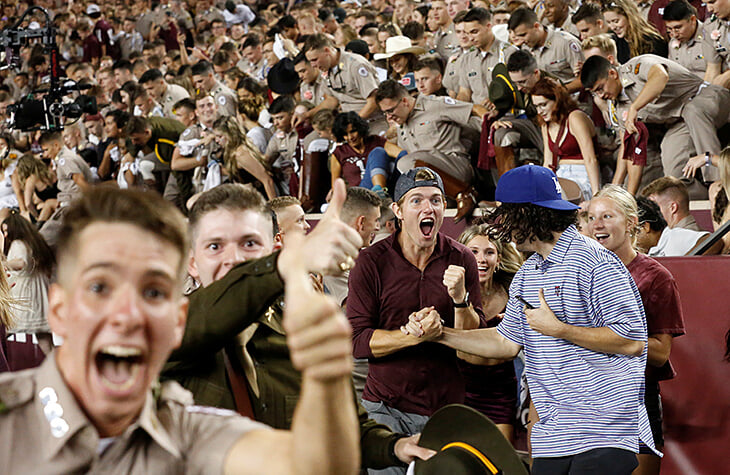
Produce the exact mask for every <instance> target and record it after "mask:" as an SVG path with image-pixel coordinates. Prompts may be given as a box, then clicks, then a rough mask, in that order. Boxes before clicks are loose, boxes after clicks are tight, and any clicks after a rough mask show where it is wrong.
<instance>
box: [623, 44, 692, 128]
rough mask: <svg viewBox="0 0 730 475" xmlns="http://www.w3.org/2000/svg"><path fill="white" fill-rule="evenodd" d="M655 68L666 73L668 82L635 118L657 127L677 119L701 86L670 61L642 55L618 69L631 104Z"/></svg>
mask: <svg viewBox="0 0 730 475" xmlns="http://www.w3.org/2000/svg"><path fill="white" fill-rule="evenodd" d="M657 64H658V65H660V66H661V67H663V68H664V69H665V70H666V71H667V74H669V82H667V85H666V87H665V88H664V91H662V93H661V94H660V95H659V97H658V98H656V99H655V100H654V101H653V102H650V103H649V104H647V105H646V106H645V107H644V108H642V109H641V110H640V111H639V118H640V119H641V120H644V121H646V122H649V123H657V124H661V123H666V122H673V121H676V120H678V119H680V118H681V116H682V108H683V107H684V106H685V104H686V103H687V102H689V101H690V99H692V98H693V97H694V96H696V95H697V94H698V93H699V91H700V86H701V85H703V84H704V83H703V81H702V79H700V78H698V77H697V76H695V75H694V74H692V73H691V72H689V70H687V68H684V67H683V66H680V65H679V64H677V63H675V62H674V61H672V60H669V59H666V58H662V57H660V56H656V55H653V54H643V55H641V56H637V57H635V58H631V59H630V60H629V61H627V62H626V63H625V64H623V65H621V66H620V67H619V68H618V72H619V77H620V79H621V84H622V85H623V90H624V92H625V93H626V95H627V96H628V97H629V99H630V100H631V102H634V101H635V100H636V97H637V96H638V95H639V93H640V92H641V90H642V89H643V87H644V85H646V81H647V77H648V75H649V70H650V69H651V68H652V66H654V65H657Z"/></svg>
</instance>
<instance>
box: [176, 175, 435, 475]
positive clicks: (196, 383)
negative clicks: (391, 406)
mask: <svg viewBox="0 0 730 475" xmlns="http://www.w3.org/2000/svg"><path fill="white" fill-rule="evenodd" d="M345 196H346V193H345V187H344V182H342V181H341V180H340V181H338V183H337V186H336V187H335V189H334V193H333V197H332V200H331V201H330V206H329V208H328V210H327V213H325V216H324V218H323V219H322V220H321V221H320V222H319V224H318V225H317V227H316V229H315V230H314V231H312V232H311V233H309V234H308V235H307V236H306V237H304V236H303V235H302V236H301V238H300V239H301V242H299V239H298V238H299V235H298V234H297V233H289V234H287V241H286V246H285V247H284V250H282V251H281V252H278V251H275V249H276V248H277V245H276V244H275V241H274V235H275V234H277V229H276V222H275V221H272V213H271V212H269V211H267V208H266V203H265V201H264V199H263V197H262V196H261V194H260V193H258V192H257V191H254V190H252V189H250V188H247V187H244V186H243V185H240V184H224V185H221V186H218V187H215V188H213V189H211V190H208V191H206V192H205V193H202V194H201V195H200V197H199V198H198V200H197V201H196V202H195V205H194V206H193V207H192V208H191V210H190V214H189V223H190V231H191V232H190V234H191V249H190V260H189V264H188V273H189V274H190V275H191V276H192V277H193V278H194V279H195V281H196V282H197V283H198V284H199V285H200V287H201V288H199V289H197V290H195V291H193V292H192V293H191V294H190V295H189V301H190V306H189V309H188V322H187V325H186V328H185V334H184V336H183V341H182V344H181V346H180V348H179V349H177V350H176V351H174V352H173V353H172V355H171V356H170V358H169V361H168V363H167V365H166V367H165V373H164V376H165V377H166V378H168V379H175V380H177V381H179V382H180V383H181V384H183V386H184V387H185V388H186V389H188V390H190V391H191V392H192V393H193V396H194V397H195V401H196V403H198V404H202V405H207V406H215V407H220V408H225V409H235V410H237V411H238V412H239V413H242V414H246V415H249V416H251V415H253V417H254V418H255V419H256V420H257V421H260V422H264V423H266V424H268V425H270V426H272V427H274V428H277V429H289V427H290V426H291V425H292V423H293V420H295V418H296V414H295V407H298V406H297V400H298V399H299V398H300V394H301V392H302V390H303V386H304V385H306V384H307V382H306V379H303V376H302V373H301V370H302V366H301V365H302V361H301V360H299V359H298V357H295V354H296V352H299V353H300V354H301V351H300V350H299V345H301V344H303V343H306V342H307V341H310V343H311V337H312V335H313V334H314V331H315V328H316V327H317V325H313V326H312V328H310V329H299V328H297V330H301V331H300V333H302V334H308V335H309V336H308V337H306V338H305V339H304V340H301V341H300V340H299V339H298V338H295V342H294V343H293V344H294V345H295V346H296V348H297V351H296V352H295V350H294V348H292V349H291V355H292V356H291V360H290V351H289V348H291V343H292V342H288V341H287V335H288V334H289V333H291V331H292V329H291V327H290V326H288V324H287V323H286V317H285V316H283V313H285V312H282V309H283V308H284V305H283V300H284V298H283V291H284V285H283V283H282V278H284V279H286V277H287V276H288V275H289V274H290V273H291V272H292V271H293V270H296V269H291V267H292V266H293V265H294V266H297V265H299V266H300V265H301V260H302V259H304V260H305V263H306V270H307V271H310V272H323V273H334V272H341V269H342V267H343V266H344V267H346V266H348V265H350V264H349V263H350V262H351V261H352V259H353V257H355V256H356V255H357V252H358V250H359V248H360V246H361V245H362V240H361V238H360V236H359V234H358V233H357V232H356V231H355V230H354V229H352V228H351V227H350V226H348V225H347V224H345V223H344V222H342V221H341V220H340V218H339V216H340V213H341V212H342V207H343V204H344V201H345ZM302 234H303V233H302ZM290 240H291V242H290ZM292 263H293V264H292ZM309 285H310V286H311V282H309ZM291 290H292V289H290V288H289V286H288V284H287V289H286V292H287V296H288V295H289V292H290V291H291ZM305 290H310V289H305ZM282 317H283V318H282ZM330 327H331V325H330ZM324 334H325V335H326V332H325V333H324ZM335 341H340V342H341V340H335V339H332V341H330V342H328V343H327V344H323V345H321V347H320V350H322V351H324V352H327V351H332V349H333V346H334V347H336V344H335ZM347 341H348V344H347V346H349V334H348V337H347ZM288 343H289V345H288ZM310 346H311V345H310ZM312 349H313V350H314V348H312ZM313 353H314V352H313ZM325 355H326V353H325ZM303 359H305V360H311V356H308V357H303ZM333 362H335V359H334V358H333ZM341 363H342V361H341V360H340V361H339V362H336V363H335V365H334V368H335V369H337V368H338V367H339V366H340V365H341ZM322 367H323V368H324V369H325V370H327V367H328V365H326V364H324V365H322ZM348 380H349V378H348ZM347 389H348V391H347V392H346V394H340V396H341V397H339V398H337V401H338V403H339V402H341V403H342V404H344V405H345V407H347V400H348V399H350V400H352V401H354V396H353V394H352V389H351V384H350V383H349V382H348V388H347ZM358 410H359V413H358V415H359V422H360V432H359V434H360V443H361V445H362V464H363V466H365V467H383V466H389V465H393V464H396V463H400V462H401V461H403V462H407V461H410V460H411V459H412V458H413V457H414V456H419V457H422V458H423V457H426V456H427V455H428V451H427V450H426V449H423V448H421V447H418V446H417V445H416V443H417V439H412V438H400V437H399V435H398V434H395V433H393V432H391V431H389V430H388V429H387V428H386V427H385V426H382V425H379V424H376V423H375V422H374V421H372V420H370V419H368V418H367V413H366V412H365V410H364V409H362V408H358ZM396 457H397V458H396Z"/></svg>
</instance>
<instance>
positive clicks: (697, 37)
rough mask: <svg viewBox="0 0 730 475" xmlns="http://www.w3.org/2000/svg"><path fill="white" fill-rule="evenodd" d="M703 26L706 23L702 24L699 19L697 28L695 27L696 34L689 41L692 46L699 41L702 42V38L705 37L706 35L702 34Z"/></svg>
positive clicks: (688, 43)
mask: <svg viewBox="0 0 730 475" xmlns="http://www.w3.org/2000/svg"><path fill="white" fill-rule="evenodd" d="M703 27H704V25H703V24H702V22H701V21H699V20H697V28H696V29H695V34H694V36H693V37H692V38H690V39H689V41H688V42H687V45H688V46H692V45H693V44H695V43H697V42H699V43H702V40H703V39H704V38H705V36H704V35H703V34H702V32H703Z"/></svg>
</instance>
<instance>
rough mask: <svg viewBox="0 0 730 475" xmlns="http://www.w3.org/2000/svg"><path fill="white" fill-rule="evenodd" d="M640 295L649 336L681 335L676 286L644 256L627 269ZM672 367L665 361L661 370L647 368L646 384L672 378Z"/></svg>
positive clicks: (670, 277) (659, 267) (663, 270)
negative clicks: (650, 381)
mask: <svg viewBox="0 0 730 475" xmlns="http://www.w3.org/2000/svg"><path fill="white" fill-rule="evenodd" d="M626 267H627V268H628V270H629V272H630V273H631V277H633V278H634V282H636V287H638V289H639V294H641V301H642V303H643V304H644V312H645V313H646V328H647V333H648V334H649V335H652V334H656V333H667V334H670V335H673V336H680V335H684V318H683V317H682V305H681V303H680V301H679V289H677V282H676V281H675V280H674V277H672V274H671V273H670V272H669V271H668V270H667V268H666V267H664V266H663V265H661V264H659V263H658V262H657V261H655V260H654V259H652V258H651V257H648V256H646V255H644V254H637V255H636V257H635V258H634V260H633V261H631V262H630V263H629V265H628V266H626ZM675 374H676V373H675V372H674V369H673V368H672V364H671V363H670V362H669V361H667V362H666V363H665V364H664V366H662V367H661V368H656V367H654V366H647V367H646V378H647V380H653V381H663V380H665V379H672V378H673V377H674V376H675Z"/></svg>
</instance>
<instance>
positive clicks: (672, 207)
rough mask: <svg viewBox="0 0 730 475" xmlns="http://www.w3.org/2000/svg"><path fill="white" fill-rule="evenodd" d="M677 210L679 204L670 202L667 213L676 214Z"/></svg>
mask: <svg viewBox="0 0 730 475" xmlns="http://www.w3.org/2000/svg"><path fill="white" fill-rule="evenodd" d="M678 210H679V203H677V202H676V201H672V202H671V203H670V204H669V211H671V212H672V214H674V213H676V212H677V211H678Z"/></svg>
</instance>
